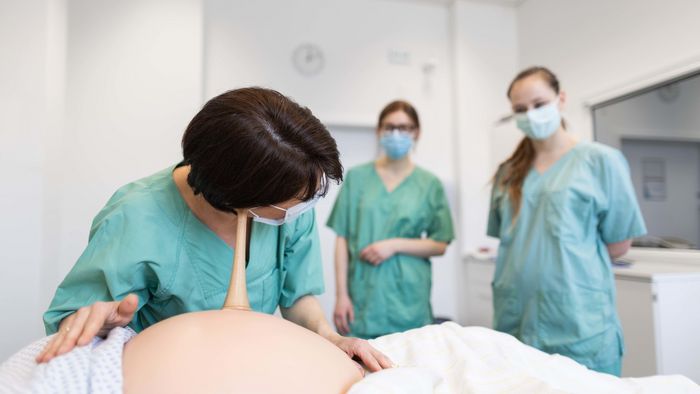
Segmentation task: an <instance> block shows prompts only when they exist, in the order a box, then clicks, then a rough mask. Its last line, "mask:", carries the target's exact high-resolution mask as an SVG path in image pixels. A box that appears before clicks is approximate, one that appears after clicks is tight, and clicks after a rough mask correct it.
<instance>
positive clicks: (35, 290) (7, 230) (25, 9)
mask: <svg viewBox="0 0 700 394" xmlns="http://www.w3.org/2000/svg"><path fill="white" fill-rule="evenodd" d="M48 16H49V6H48V4H47V2H46V1H41V0H31V1H23V2H0V48H2V56H1V57H0V118H1V119H2V123H1V126H0V167H1V168H2V169H3V176H2V184H1V186H0V305H2V316H3V318H2V328H1V329H0V333H1V334H2V335H0V360H4V359H5V358H7V357H8V356H9V355H10V354H11V353H13V352H15V351H17V350H19V348H20V346H21V344H24V343H28V342H29V341H31V340H33V339H35V338H36V337H37V336H39V335H41V333H42V326H41V319H40V315H38V314H37V311H38V310H39V309H40V305H39V304H40V297H39V285H40V271H41V248H40V245H41V220H42V214H43V209H42V191H43V184H42V179H43V178H42V170H43V153H44V144H43V142H42V138H43V137H44V134H48V133H49V130H47V125H48V122H47V121H48V115H49V109H48V106H49V99H48V85H49V82H48V78H49V75H48V73H47V72H46V71H47V70H46V68H45V66H46V64H47V62H48V61H49V59H48V58H49V54H48V51H47V47H48V29H49V26H48V24H47V22H46V21H47V18H48ZM18 147H21V149H18Z"/></svg>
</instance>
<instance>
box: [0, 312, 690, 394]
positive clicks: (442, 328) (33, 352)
mask: <svg viewBox="0 0 700 394" xmlns="http://www.w3.org/2000/svg"><path fill="white" fill-rule="evenodd" d="M134 335H135V333H134V332H133V331H132V330H131V329H128V328H126V329H124V328H115V329H113V330H112V331H111V332H110V333H109V336H108V337H107V339H104V340H103V339H99V338H96V339H94V340H93V341H92V343H91V344H90V345H87V346H83V347H79V348H76V349H74V350H73V351H71V352H70V353H68V354H65V355H63V356H60V357H57V358H55V359H53V360H51V361H50V362H49V363H48V364H41V365H37V364H36V362H34V358H35V357H36V356H37V355H38V354H39V352H40V351H41V350H42V349H43V347H44V345H45V344H46V343H47V342H48V341H49V339H50V338H51V337H46V338H43V339H41V340H38V341H36V342H34V343H33V344H31V345H29V346H27V347H26V348H24V349H22V350H21V351H20V352H18V353H17V354H15V355H14V356H12V357H11V358H10V359H9V360H8V361H6V362H5V363H3V364H2V365H0V393H41V394H44V393H115V394H116V393H121V392H122V373H121V360H122V351H123V348H124V344H125V343H126V342H127V341H128V340H129V339H131V338H132V337H133V336H134ZM372 344H373V345H374V346H376V347H377V348H378V349H380V350H381V351H383V352H384V353H386V354H387V355H388V356H389V357H391V359H392V360H393V361H394V362H396V363H398V364H399V368H394V369H390V370H385V371H382V372H378V373H374V374H371V375H369V376H367V377H366V378H365V379H364V380H362V381H360V382H359V383H357V384H356V385H355V386H353V387H352V389H351V390H350V393H349V394H378V393H382V394H391V393H397V394H398V393H400V394H413V393H416V394H426V393H436V394H442V393H459V394H462V393H514V392H517V393H700V386H698V385H696V384H694V383H693V382H691V381H690V380H689V379H687V378H684V377H682V376H655V377H649V378H639V379H620V378H617V377H614V376H611V375H606V374H601V373H597V372H593V371H590V370H588V369H586V368H585V367H583V366H581V365H580V364H578V363H576V362H574V361H573V360H571V359H569V358H566V357H562V356H558V355H548V354H546V353H543V352H540V351H539V350H536V349H534V348H531V347H529V346H526V345H523V344H522V343H520V342H518V341H517V340H516V339H515V338H513V337H511V336H509V335H505V334H501V333H498V332H496V331H493V330H489V329H486V328H480V327H460V326H458V325H457V324H454V323H445V324H442V325H439V326H428V327H423V328H420V329H416V330H411V331H408V332H405V333H401V334H394V335H387V336H384V337H381V338H378V339H376V340H373V341H372Z"/></svg>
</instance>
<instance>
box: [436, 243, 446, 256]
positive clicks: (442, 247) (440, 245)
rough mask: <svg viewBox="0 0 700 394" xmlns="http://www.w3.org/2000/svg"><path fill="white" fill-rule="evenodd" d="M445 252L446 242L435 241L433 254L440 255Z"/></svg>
mask: <svg viewBox="0 0 700 394" xmlns="http://www.w3.org/2000/svg"><path fill="white" fill-rule="evenodd" d="M445 252H447V243H446V242H437V244H436V246H435V256H442V255H444V254H445Z"/></svg>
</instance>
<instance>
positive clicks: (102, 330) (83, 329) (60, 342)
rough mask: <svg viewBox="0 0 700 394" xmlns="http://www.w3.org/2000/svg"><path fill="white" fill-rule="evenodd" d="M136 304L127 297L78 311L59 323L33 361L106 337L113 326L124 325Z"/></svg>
mask: <svg viewBox="0 0 700 394" xmlns="http://www.w3.org/2000/svg"><path fill="white" fill-rule="evenodd" d="M138 305H139V298H138V297H137V296H136V295H135V294H129V295H128V296H126V297H125V298H124V299H123V300H121V301H112V302H96V303H94V304H92V305H90V306H84V307H82V308H80V309H78V310H77V311H76V312H75V313H73V314H72V315H69V316H67V317H66V318H65V319H63V320H62V321H61V324H60V325H59V326H58V332H57V333H56V335H54V336H53V338H51V341H49V343H48V344H47V345H46V347H45V348H44V350H43V351H42V352H41V353H40V354H39V356H37V358H36V362H37V363H45V362H49V361H50V360H51V359H52V358H54V357H57V356H60V355H61V354H64V353H67V352H69V351H70V350H71V349H73V348H74V347H75V346H84V345H87V344H88V343H90V341H92V338H94V337H95V336H97V335H99V336H106V335H107V333H109V330H111V329H112V328H114V327H123V326H126V325H127V324H129V323H130V322H131V320H132V319H133V317H134V313H135V312H136V309H137V308H138Z"/></svg>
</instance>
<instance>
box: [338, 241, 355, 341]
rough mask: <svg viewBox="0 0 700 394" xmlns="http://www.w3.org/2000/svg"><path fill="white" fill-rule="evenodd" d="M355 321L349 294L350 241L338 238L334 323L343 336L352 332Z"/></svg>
mask: <svg viewBox="0 0 700 394" xmlns="http://www.w3.org/2000/svg"><path fill="white" fill-rule="evenodd" d="M354 320H355V310H354V307H353V305H352V300H351V299H350V295H349V294H348V241H347V240H346V239H345V238H343V237H337V238H336V241H335V310H334V311H333V321H334V323H335V326H336V328H337V329H338V331H339V332H340V333H341V334H348V333H349V332H350V323H352V322H353V321H354Z"/></svg>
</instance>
